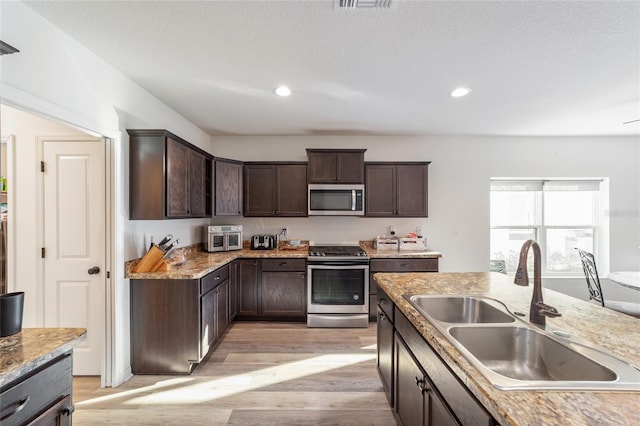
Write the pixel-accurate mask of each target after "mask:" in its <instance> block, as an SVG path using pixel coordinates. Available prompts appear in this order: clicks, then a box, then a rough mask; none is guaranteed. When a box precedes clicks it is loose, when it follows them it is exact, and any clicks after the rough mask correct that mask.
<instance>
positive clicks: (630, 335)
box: [374, 273, 640, 426]
mask: <svg viewBox="0 0 640 426" xmlns="http://www.w3.org/2000/svg"><path fill="white" fill-rule="evenodd" d="M374 279H375V280H376V281H377V282H378V285H379V286H380V288H382V289H383V290H384V291H385V292H386V293H387V294H388V295H389V297H390V298H391V299H392V300H393V301H394V303H395V304H396V305H397V306H398V308H399V309H400V310H401V311H402V312H403V313H404V314H405V315H406V317H407V318H408V319H409V321H411V323H412V324H413V325H414V326H415V327H416V329H417V330H418V331H419V332H420V333H421V334H422V336H423V337H424V338H425V339H426V340H427V342H429V344H430V345H431V346H432V347H433V348H434V349H435V350H436V351H437V352H438V353H439V354H440V356H441V357H442V359H443V360H444V361H445V363H447V365H448V366H449V367H450V368H451V370H452V371H453V372H454V373H455V374H456V375H457V376H458V378H459V379H460V380H461V381H462V382H463V383H464V384H465V385H466V386H467V387H468V388H469V390H470V392H471V393H473V394H474V395H475V397H476V398H477V399H478V400H479V401H480V402H481V403H482V404H483V405H484V406H485V408H486V409H487V411H489V412H490V413H491V415H493V416H494V418H495V419H496V420H497V421H498V422H500V423H501V424H503V425H534V424H535V425H553V426H559V425H568V424H571V425H605V424H607V425H631V424H640V393H638V392H610V391H598V392H585V391H581V392H569V391H501V390H499V389H497V388H495V387H494V386H493V385H491V383H489V381H487V379H485V378H484V376H482V375H481V374H480V372H479V371H478V370H477V369H475V367H473V366H472V365H471V364H470V363H469V362H468V361H467V360H466V358H464V357H463V356H462V355H461V354H460V353H459V352H458V350H457V349H455V347H454V346H453V345H451V344H450V343H449V342H448V341H447V339H446V338H445V337H444V336H443V335H442V334H441V333H440V332H439V331H438V330H437V329H436V328H435V327H434V326H433V325H432V324H431V323H430V322H429V321H428V320H427V319H425V318H424V317H423V316H422V315H420V314H419V313H418V311H417V310H416V309H415V308H413V307H412V306H411V305H410V304H409V302H407V301H406V300H405V299H404V297H403V295H404V294H484V295H487V296H490V297H494V298H496V299H498V300H501V301H502V302H503V303H505V304H506V305H507V306H509V307H510V308H511V309H512V310H517V311H520V312H526V313H528V312H529V302H530V301H531V293H532V290H533V286H528V287H521V286H517V285H515V284H513V283H512V279H513V277H509V276H507V275H504V274H498V273H403V274H399V273H376V274H375V275H374ZM544 300H545V303H548V304H550V305H552V306H554V307H555V308H557V309H558V311H560V313H562V316H561V317H558V318H548V319H547V328H548V329H559V330H562V331H565V332H567V333H569V334H570V335H571V336H572V337H573V338H575V339H576V340H579V341H586V342H590V343H593V344H595V345H597V346H599V347H600V348H604V349H606V350H608V351H610V352H612V353H613V354H616V355H618V356H620V357H621V358H624V359H626V360H628V361H630V362H631V363H634V364H636V365H640V351H638V348H640V334H639V333H638V331H639V330H640V320H638V319H636V318H633V317H630V316H628V315H624V314H621V313H618V312H615V311H612V310H610V309H604V308H602V307H600V306H597V305H595V304H591V303H588V302H585V301H582V300H579V299H576V298H573V297H569V296H567V295H564V294H561V293H558V292H555V291H551V290H547V289H545V290H544Z"/></svg>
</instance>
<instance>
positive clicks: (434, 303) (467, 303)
mask: <svg viewBox="0 0 640 426" xmlns="http://www.w3.org/2000/svg"><path fill="white" fill-rule="evenodd" d="M409 302H411V303H412V304H413V306H415V307H416V308H417V309H418V310H419V311H420V312H421V313H422V314H423V315H425V316H430V317H432V318H433V319H435V320H437V321H442V322H447V323H510V322H514V321H515V319H514V318H513V317H512V316H511V315H509V314H507V313H505V312H503V311H502V310H500V309H499V308H497V307H495V306H493V305H492V304H491V299H489V298H481V297H476V296H424V295H422V296H421V295H415V296H410V297H409Z"/></svg>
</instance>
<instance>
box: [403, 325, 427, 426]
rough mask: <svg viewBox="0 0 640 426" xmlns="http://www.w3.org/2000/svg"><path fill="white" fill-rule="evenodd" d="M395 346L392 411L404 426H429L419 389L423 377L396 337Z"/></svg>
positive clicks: (422, 396) (423, 400)
mask: <svg viewBox="0 0 640 426" xmlns="http://www.w3.org/2000/svg"><path fill="white" fill-rule="evenodd" d="M394 342H395V346H394V352H395V383H394V389H395V398H394V402H395V406H394V410H395V413H396V415H397V417H398V418H399V419H400V421H401V424H402V425H404V426H426V425H429V423H428V422H427V419H426V418H425V409H426V407H425V398H424V394H423V390H422V388H421V387H420V386H421V384H422V383H421V381H422V382H424V376H423V374H422V371H420V368H419V367H418V366H417V365H416V363H415V362H414V361H413V358H412V357H411V354H410V353H409V350H408V349H407V347H406V346H405V345H404V343H403V342H402V339H401V338H399V337H398V336H397V335H396V337H395V339H394Z"/></svg>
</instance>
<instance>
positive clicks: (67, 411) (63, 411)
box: [7, 395, 73, 426]
mask: <svg viewBox="0 0 640 426" xmlns="http://www.w3.org/2000/svg"><path fill="white" fill-rule="evenodd" d="M72 412H73V404H72V402H71V395H65V396H63V397H61V399H60V400H59V401H58V402H57V403H56V404H54V405H52V406H51V407H50V408H49V409H47V410H46V411H45V412H44V413H42V414H40V415H39V416H38V417H36V418H35V419H33V420H32V421H31V422H29V423H28V424H29V425H55V426H70V425H71V413H72ZM7 422H8V423H7V424H8V425H10V424H11V422H10V421H9V420H7Z"/></svg>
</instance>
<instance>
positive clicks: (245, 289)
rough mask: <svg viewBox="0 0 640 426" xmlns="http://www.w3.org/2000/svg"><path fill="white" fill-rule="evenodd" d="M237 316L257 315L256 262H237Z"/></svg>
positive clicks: (247, 260) (250, 260)
mask: <svg viewBox="0 0 640 426" xmlns="http://www.w3.org/2000/svg"><path fill="white" fill-rule="evenodd" d="M238 284H239V287H238V293H239V294H238V315H247V316H257V315H258V261H257V260H254V259H241V260H239V261H238Z"/></svg>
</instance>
